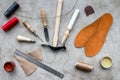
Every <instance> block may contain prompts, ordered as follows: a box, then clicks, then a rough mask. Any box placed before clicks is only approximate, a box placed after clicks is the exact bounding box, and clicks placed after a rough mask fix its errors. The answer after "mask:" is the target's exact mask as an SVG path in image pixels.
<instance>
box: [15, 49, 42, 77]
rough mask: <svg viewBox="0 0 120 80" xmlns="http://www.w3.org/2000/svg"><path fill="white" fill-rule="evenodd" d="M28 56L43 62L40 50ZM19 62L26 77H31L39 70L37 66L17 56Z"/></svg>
mask: <svg viewBox="0 0 120 80" xmlns="http://www.w3.org/2000/svg"><path fill="white" fill-rule="evenodd" d="M28 55H30V56H32V57H33V58H35V59H37V60H39V61H41V60H42V53H41V50H40V49H37V50H35V51H33V52H29V53H28ZM15 57H16V59H17V61H18V62H19V64H20V66H21V68H22V69H23V71H24V73H25V74H26V76H29V75H31V74H32V73H33V72H34V71H35V70H36V69H37V65H35V64H33V63H31V62H29V61H27V60H26V59H24V58H22V57H20V56H17V55H15Z"/></svg>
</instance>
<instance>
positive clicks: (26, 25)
mask: <svg viewBox="0 0 120 80" xmlns="http://www.w3.org/2000/svg"><path fill="white" fill-rule="evenodd" d="M23 24H24V25H25V27H26V28H27V29H28V30H30V31H31V32H32V33H33V32H35V30H34V29H33V28H32V27H31V26H30V25H29V24H28V22H27V21H26V20H23Z"/></svg>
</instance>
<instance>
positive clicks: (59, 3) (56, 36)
mask: <svg viewBox="0 0 120 80" xmlns="http://www.w3.org/2000/svg"><path fill="white" fill-rule="evenodd" d="M62 2H63V0H58V5H57V13H56V22H55V32H54V37H53V47H57V42H58V33H59V25H60V18H61V12H62Z"/></svg>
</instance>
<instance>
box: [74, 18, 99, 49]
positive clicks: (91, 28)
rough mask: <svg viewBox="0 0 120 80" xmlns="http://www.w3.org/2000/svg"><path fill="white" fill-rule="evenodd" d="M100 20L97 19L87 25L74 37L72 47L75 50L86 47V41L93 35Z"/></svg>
mask: <svg viewBox="0 0 120 80" xmlns="http://www.w3.org/2000/svg"><path fill="white" fill-rule="evenodd" d="M100 19H101V17H100V18H99V19H97V20H96V21H95V22H93V23H92V24H90V25H88V26H87V27H85V28H83V29H82V30H81V31H80V32H79V33H78V34H77V36H76V38H75V41H74V45H75V46H76V47H77V48H82V47H84V46H85V45H86V43H87V41H88V40H89V39H90V37H92V35H93V34H94V33H95V31H96V29H97V27H98V25H99V22H100Z"/></svg>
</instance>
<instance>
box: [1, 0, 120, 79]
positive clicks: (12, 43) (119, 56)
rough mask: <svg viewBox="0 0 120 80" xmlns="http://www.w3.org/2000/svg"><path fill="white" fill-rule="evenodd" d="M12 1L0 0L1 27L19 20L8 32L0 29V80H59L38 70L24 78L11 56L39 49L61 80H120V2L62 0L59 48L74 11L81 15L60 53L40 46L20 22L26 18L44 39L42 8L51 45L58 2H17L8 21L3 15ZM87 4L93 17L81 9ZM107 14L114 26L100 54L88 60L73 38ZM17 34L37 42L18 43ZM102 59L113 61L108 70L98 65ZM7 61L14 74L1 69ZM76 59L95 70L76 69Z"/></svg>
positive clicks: (117, 0) (35, 0)
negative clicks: (13, 67)
mask: <svg viewBox="0 0 120 80" xmlns="http://www.w3.org/2000/svg"><path fill="white" fill-rule="evenodd" d="M14 1H15V0H0V26H2V25H3V24H4V23H6V22H7V21H8V20H9V19H11V18H12V17H14V16H17V17H18V18H19V20H20V22H19V24H17V25H16V26H15V27H14V28H12V29H11V30H10V31H8V32H4V31H3V30H2V29H0V80H61V79H60V78H58V77H56V76H54V75H53V74H51V73H49V72H47V71H45V70H43V69H41V68H39V67H38V68H37V70H36V71H35V72H34V73H33V74H32V75H30V76H28V77H27V76H26V75H25V74H24V72H23V70H22V68H21V67H20V65H19V63H18V62H17V61H16V59H15V57H14V51H15V49H16V48H17V49H19V50H21V51H23V52H26V53H27V52H30V51H33V50H35V49H37V48H40V49H41V50H42V55H43V63H45V64H47V65H48V66H50V67H52V68H54V69H56V70H57V71H59V72H61V73H63V74H64V76H65V77H64V78H63V80H119V79H120V72H119V71H120V16H119V15H120V0H77V2H76V0H63V1H64V2H63V10H62V17H61V23H60V31H59V41H58V42H59V45H60V41H61V38H62V36H63V33H64V31H65V30H66V27H67V25H68V23H69V20H70V18H71V16H72V14H73V12H74V10H75V9H76V8H77V9H79V10H80V15H79V17H78V19H77V21H76V23H75V25H74V27H73V30H72V31H71V33H70V36H69V38H68V39H67V41H66V45H67V50H66V51H59V52H53V51H51V50H50V49H48V48H43V47H41V46H40V44H41V41H40V40H39V39H38V38H36V37H34V36H33V35H32V34H31V33H30V32H29V31H28V30H27V29H26V28H25V27H24V26H23V24H22V22H21V21H22V19H26V20H27V21H28V22H29V23H30V24H31V25H32V26H33V27H34V28H35V30H36V31H37V33H38V35H39V36H40V37H41V38H42V39H43V40H45V37H44V33H43V27H42V22H41V18H40V9H41V8H42V7H44V8H45V10H46V13H47V20H48V30H49V36H50V44H52V40H53V34H54V29H55V28H54V25H55V16H56V6H57V0H16V1H17V2H18V3H19V4H20V8H19V9H18V10H17V11H16V12H15V13H14V14H13V15H12V16H11V17H10V18H9V19H7V18H5V16H4V15H3V13H4V12H5V11H6V9H7V8H8V7H9V6H10V5H11V4H12V3H13V2H14ZM88 5H91V6H92V7H93V8H94V10H95V14H92V15H90V16H86V15H85V13H84V8H85V7H86V6H88ZM106 12H109V13H111V14H112V15H113V18H114V21H113V25H112V27H111V29H110V31H109V33H108V36H107V38H106V41H105V44H104V46H103V48H102V50H101V51H100V52H99V54H97V55H96V56H94V57H92V58H88V57H86V56H85V54H84V48H75V46H74V39H75V37H76V35H77V33H78V32H79V31H80V30H81V29H82V28H83V27H85V26H87V25H88V24H90V23H92V22H93V21H95V20H96V19H97V18H99V17H100V16H101V15H103V14H104V13H106ZM18 34H21V35H24V36H27V37H30V38H33V39H35V40H36V41H37V43H35V44H29V43H20V42H18V41H17V40H16V36H17V35H18ZM104 56H110V57H111V58H112V60H113V65H112V67H111V68H110V69H102V68H101V66H100V64H99V61H100V59H101V58H102V57H104ZM9 60H13V61H15V63H16V68H15V71H13V72H12V73H7V72H5V71H4V69H3V64H4V63H5V62H6V61H9ZM78 60H79V61H85V62H88V63H90V64H92V65H93V66H94V70H93V71H92V72H89V73H88V72H84V71H79V70H76V69H75V62H76V61H78Z"/></svg>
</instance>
